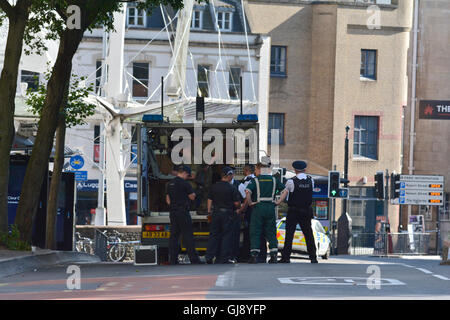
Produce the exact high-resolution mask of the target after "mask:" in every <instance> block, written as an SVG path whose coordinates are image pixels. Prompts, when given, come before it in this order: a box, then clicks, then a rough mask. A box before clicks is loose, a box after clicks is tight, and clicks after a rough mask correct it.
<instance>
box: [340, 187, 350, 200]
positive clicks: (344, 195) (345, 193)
mask: <svg viewBox="0 0 450 320" xmlns="http://www.w3.org/2000/svg"><path fill="white" fill-rule="evenodd" d="M339 198H348V188H339Z"/></svg>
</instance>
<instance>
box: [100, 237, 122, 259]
mask: <svg viewBox="0 0 450 320" xmlns="http://www.w3.org/2000/svg"><path fill="white" fill-rule="evenodd" d="M107 232H108V231H104V232H103V234H104V235H105V236H106V237H107V240H106V243H107V245H106V249H107V251H108V258H109V259H110V260H111V261H113V262H121V261H123V259H125V255H126V253H127V248H126V245H125V244H124V243H122V239H121V238H120V236H122V234H121V233H119V232H118V231H117V230H113V231H112V235H108V234H107Z"/></svg>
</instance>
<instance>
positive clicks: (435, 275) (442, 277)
mask: <svg viewBox="0 0 450 320" xmlns="http://www.w3.org/2000/svg"><path fill="white" fill-rule="evenodd" d="M433 277H436V278H438V279H441V280H450V279H449V278H446V277H444V276H441V275H439V274H433Z"/></svg>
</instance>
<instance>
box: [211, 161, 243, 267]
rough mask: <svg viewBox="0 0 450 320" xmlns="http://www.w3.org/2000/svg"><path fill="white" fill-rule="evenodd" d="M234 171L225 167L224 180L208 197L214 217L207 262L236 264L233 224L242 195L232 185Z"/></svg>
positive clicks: (223, 170)
mask: <svg viewBox="0 0 450 320" xmlns="http://www.w3.org/2000/svg"><path fill="white" fill-rule="evenodd" d="M232 177H233V169H231V168H230V167H224V168H223V169H222V179H221V180H220V181H218V182H216V183H215V184H214V185H213V186H212V187H211V189H210V192H209V195H208V214H211V215H212V220H211V226H210V235H209V240H208V249H207V251H206V262H207V263H208V264H211V263H213V261H214V257H215V258H216V262H217V263H235V262H236V261H235V260H233V257H232V247H231V246H232V236H233V223H234V221H235V215H236V213H235V209H238V208H240V206H241V202H240V200H241V199H240V194H239V192H238V190H237V189H236V188H235V187H233V185H231V179H232Z"/></svg>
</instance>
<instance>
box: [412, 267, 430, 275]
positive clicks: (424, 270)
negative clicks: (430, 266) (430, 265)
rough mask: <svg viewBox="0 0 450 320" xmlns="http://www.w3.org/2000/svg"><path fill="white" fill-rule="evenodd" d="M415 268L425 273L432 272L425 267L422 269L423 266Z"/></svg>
mask: <svg viewBox="0 0 450 320" xmlns="http://www.w3.org/2000/svg"><path fill="white" fill-rule="evenodd" d="M416 269H417V270H419V271H422V272H423V273H426V274H431V273H433V272H431V271H430V270H427V269H424V268H416Z"/></svg>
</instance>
